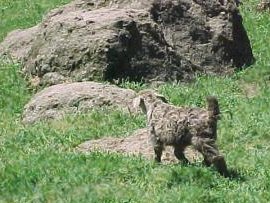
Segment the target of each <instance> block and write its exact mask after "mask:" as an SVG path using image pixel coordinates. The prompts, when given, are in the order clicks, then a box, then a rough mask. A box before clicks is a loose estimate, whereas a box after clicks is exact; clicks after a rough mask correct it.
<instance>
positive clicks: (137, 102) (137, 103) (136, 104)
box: [132, 97, 142, 109]
mask: <svg viewBox="0 0 270 203" xmlns="http://www.w3.org/2000/svg"><path fill="white" fill-rule="evenodd" d="M141 102H142V98H141V97H135V98H134V99H133V101H132V104H133V107H134V108H135V109H137V108H139V107H140V104H141Z"/></svg>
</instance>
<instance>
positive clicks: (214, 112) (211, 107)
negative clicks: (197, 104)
mask: <svg viewBox="0 0 270 203" xmlns="http://www.w3.org/2000/svg"><path fill="white" fill-rule="evenodd" d="M206 101H207V110H208V111H209V114H210V116H213V117H215V118H217V119H219V118H220V110H219V104H218V100H217V98H216V97H214V96H208V97H207V98H206Z"/></svg>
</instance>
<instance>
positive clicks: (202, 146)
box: [191, 137, 228, 176]
mask: <svg viewBox="0 0 270 203" xmlns="http://www.w3.org/2000/svg"><path fill="white" fill-rule="evenodd" d="M191 143H192V145H193V146H194V147H195V148H196V149H197V150H198V151H199V152H201V153H202V155H203V157H204V162H205V163H206V164H208V165H210V164H213V165H214V166H215V168H216V169H217V170H218V172H219V173H220V174H221V175H224V176H227V175H228V170H227V165H226V162H225V159H224V157H223V156H222V155H221V154H220V153H219V151H218V148H217V146H216V144H215V140H213V139H210V138H198V137H194V138H192V140H191Z"/></svg>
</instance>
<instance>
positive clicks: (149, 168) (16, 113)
mask: <svg viewBox="0 0 270 203" xmlns="http://www.w3.org/2000/svg"><path fill="white" fill-rule="evenodd" d="M66 2H68V0H63V1H61V0H50V1H46V0H13V1H10V0H0V40H2V39H3V38H4V37H5V35H6V34H7V33H8V32H9V31H11V30H13V29H15V28H25V27H29V26H31V25H34V24H35V23H37V22H39V21H40V20H41V18H42V15H43V14H44V12H47V11H48V10H49V9H51V8H53V7H56V6H58V5H60V4H63V3H66ZM243 2H244V5H243V6H242V7H241V12H242V14H243V17H244V24H245V27H246V29H247V31H248V35H249V37H250V40H251V42H252V47H253V51H254V54H255V58H256V60H257V61H256V64H254V65H253V66H252V67H250V68H248V69H246V70H244V71H242V72H238V73H236V74H235V75H233V76H231V77H222V78H221V77H199V78H198V79H197V81H196V82H194V83H192V84H189V85H185V86H184V85H178V84H166V85H164V86H161V87H160V88H159V91H160V92H161V93H163V94H164V95H166V96H167V97H168V98H169V100H170V101H171V102H172V103H174V104H177V105H183V104H184V105H196V106H203V105H204V97H205V95H206V94H215V95H217V96H218V97H219V99H220V104H221V108H222V111H223V119H222V121H221V122H220V123H219V129H218V133H219V135H218V136H219V139H218V144H219V146H220V148H221V150H222V152H223V153H224V154H225V156H226V160H227V162H228V166H229V168H230V169H231V170H233V171H235V173H236V175H235V177H234V178H231V179H228V178H223V177H221V176H220V175H219V174H218V173H217V172H215V171H214V170H210V169H209V168H205V167H203V166H202V165H201V164H200V163H197V164H195V165H189V166H181V165H155V164H153V163H152V162H151V161H146V160H143V159H141V158H138V157H125V156H120V155H117V154H115V155H108V154H101V153H93V154H89V155H84V154H79V153H76V152H75V151H74V147H75V146H77V145H78V144H79V143H81V142H83V141H85V140H88V139H93V138H98V137H102V136H106V135H114V136H121V135H124V134H127V133H129V132H132V131H133V130H134V129H137V128H140V127H143V126H144V125H145V120H144V117H130V116H129V115H128V114H125V113H122V112H121V111H114V112H110V111H108V110H106V109H101V110H95V111H93V112H90V113H89V114H86V115H79V116H76V117H67V118H65V119H63V120H60V121H53V122H47V123H38V124H36V125H34V126H24V125H22V124H21V122H20V116H21V112H22V110H23V106H24V104H25V103H26V102H27V101H28V100H29V98H30V97H31V95H32V92H31V91H29V90H28V88H27V86H26V84H25V82H24V81H23V79H22V78H21V76H20V74H19V70H20V65H19V64H13V63H9V62H6V61H1V62H0V202H8V203H9V202H57V203H58V202H108V203H109V202H122V203H124V202H136V203H137V202H145V203H149V202H150V203H151V202H153V203H157V202H194V203H196V202H198V203H199V202H200V203H203V202H215V203H216V202H224V203H225V202H226V203H227V202H237V203H239V202H252V203H253V202H270V192H269V191H270V168H269V165H270V142H269V141H270V125H269V124H270V123H269V122H270V101H269V100H270V99H269V98H270V88H269V80H270V69H269V65H270V64H269V63H270V62H269V58H270V43H269V36H270V20H269V19H270V14H269V13H262V14H260V13H257V12H256V11H255V5H256V4H257V3H258V1H255V0H246V1H244V0H243ZM123 86H125V87H133V88H143V87H140V86H139V85H138V84H132V83H131V84H129V83H125V84H123Z"/></svg>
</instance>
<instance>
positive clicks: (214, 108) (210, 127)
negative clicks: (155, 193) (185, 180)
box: [133, 90, 228, 176]
mask: <svg viewBox="0 0 270 203" xmlns="http://www.w3.org/2000/svg"><path fill="white" fill-rule="evenodd" d="M133 104H134V106H137V107H138V106H140V107H141V109H142V111H143V112H144V113H146V115H147V124H148V128H149V131H150V134H151V139H152V141H153V147H154V152H155V160H156V161H157V162H160V161H161V155H162V151H163V149H164V146H166V145H170V146H173V147H174V154H175V156H176V157H177V158H178V159H179V160H181V161H183V162H188V160H187V159H186V157H185V155H184V150H185V148H186V147H187V146H189V145H192V146H194V148H195V149H196V150H198V151H199V152H200V153H202V155H203V157H204V163H205V164H206V165H207V166H210V165H211V164H213V165H214V166H215V167H216V169H217V170H218V172H219V173H220V174H222V175H224V176H227V174H228V171H227V166H226V162H225V160H224V157H223V156H222V155H221V154H220V153H219V151H218V148H217V146H216V144H215V141H216V138H217V122H218V120H219V119H220V111H219V104H218V101H217V99H216V97H213V96H209V97H207V104H208V105H207V109H203V108H188V107H176V106H173V105H170V104H168V103H167V101H166V99H165V98H164V97H163V96H162V95H158V94H156V93H155V92H153V91H151V90H144V91H141V92H139V94H138V96H137V97H136V98H135V99H134V100H133Z"/></svg>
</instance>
